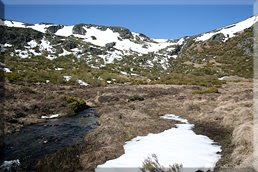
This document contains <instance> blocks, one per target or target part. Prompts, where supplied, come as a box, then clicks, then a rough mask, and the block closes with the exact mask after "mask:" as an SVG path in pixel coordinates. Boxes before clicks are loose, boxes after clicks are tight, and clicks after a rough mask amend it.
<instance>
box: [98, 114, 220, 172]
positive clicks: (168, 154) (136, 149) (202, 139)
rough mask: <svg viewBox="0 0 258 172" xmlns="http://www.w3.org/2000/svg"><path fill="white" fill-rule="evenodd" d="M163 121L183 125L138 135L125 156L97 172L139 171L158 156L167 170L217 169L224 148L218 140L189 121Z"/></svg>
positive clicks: (167, 117)
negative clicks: (180, 167) (174, 166)
mask: <svg viewBox="0 0 258 172" xmlns="http://www.w3.org/2000/svg"><path fill="white" fill-rule="evenodd" d="M161 118H163V119H169V120H175V121H179V122H182V123H183V124H177V125H176V127H177V128H171V129H168V130H165V131H164V132H161V133H158V134H148V135H147V136H138V137H136V138H134V139H132V140H130V141H128V142H126V143H125V145H124V150H125V154H123V155H122V156H120V157H118V158H117V159H113V160H109V161H107V162H106V163H104V164H102V165H99V166H97V169H96V171H98V172H100V171H102V170H103V171H104V170H105V168H129V167H133V168H139V167H141V166H142V162H143V161H144V160H145V159H146V158H147V157H149V156H151V154H156V155H157V157H158V160H159V162H160V164H161V165H163V166H164V167H169V165H172V164H174V163H178V164H182V165H183V167H184V168H195V169H204V168H209V169H212V168H214V166H215V164H216V162H217V161H218V160H219V159H220V155H219V154H217V152H220V151H221V148H220V146H217V145H214V141H212V140H211V139H209V138H208V137H206V136H203V135H197V134H195V133H194V132H193V131H192V128H193V127H194V125H193V124H189V123H188V121H187V120H186V119H182V118H180V117H178V116H176V115H172V114H168V115H164V116H162V117H161ZM101 169H102V170H101Z"/></svg>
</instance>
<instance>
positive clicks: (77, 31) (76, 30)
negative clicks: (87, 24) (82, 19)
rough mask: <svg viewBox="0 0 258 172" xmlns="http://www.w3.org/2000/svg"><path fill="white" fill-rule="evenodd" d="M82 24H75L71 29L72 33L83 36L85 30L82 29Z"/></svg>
mask: <svg viewBox="0 0 258 172" xmlns="http://www.w3.org/2000/svg"><path fill="white" fill-rule="evenodd" d="M83 26H84V24H77V25H75V26H74V27H73V33H74V34H78V35H85V34H86V32H87V31H86V30H85V29H84V28H83Z"/></svg>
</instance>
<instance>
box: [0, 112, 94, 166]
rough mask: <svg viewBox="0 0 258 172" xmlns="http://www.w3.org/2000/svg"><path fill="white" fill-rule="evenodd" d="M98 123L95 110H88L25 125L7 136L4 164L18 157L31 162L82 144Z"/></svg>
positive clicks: (2, 154) (25, 162)
mask: <svg viewBox="0 0 258 172" xmlns="http://www.w3.org/2000/svg"><path fill="white" fill-rule="evenodd" d="M96 126H97V125H96V118H95V111H94V110H93V109H87V110H85V111H83V112H81V113H79V114H78V115H76V116H72V117H65V118H60V119H49V120H48V121H47V122H45V123H41V124H36V125H31V126H27V127H24V128H23V129H22V130H21V131H20V132H18V133H14V134H11V135H9V136H6V137H5V141H4V143H5V147H4V150H3V152H2V153H1V158H0V159H1V160H0V164H3V162H4V161H10V160H17V159H18V160H19V162H20V165H24V164H26V166H28V164H30V165H31V164H32V163H33V162H35V161H36V160H39V159H40V158H42V157H43V156H45V155H47V154H51V153H54V152H56V151H57V150H60V149H62V148H64V147H66V146H70V145H74V144H76V143H78V142H79V141H81V140H82V138H83V136H84V135H85V134H86V133H87V132H88V131H89V130H92V129H94V128H96ZM0 171H1V170H0Z"/></svg>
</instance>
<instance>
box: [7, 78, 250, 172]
mask: <svg viewBox="0 0 258 172" xmlns="http://www.w3.org/2000/svg"><path fill="white" fill-rule="evenodd" d="M25 88H26V89H25ZM201 89H205V88H204V87H200V86H184V85H182V86H178V85H139V86H132V85H114V86H108V87H78V86H57V85H50V84H48V85H46V84H44V85H26V86H25V85H18V84H10V83H7V84H6V100H5V126H6V127H5V132H6V133H11V132H14V131H19V129H20V128H21V127H23V126H25V125H30V124H35V123H39V122H43V121H45V120H47V119H41V116H42V115H53V114H57V113H60V114H61V116H65V115H66V114H68V113H67V111H68V110H67V109H66V103H65V102H64V101H63V96H64V95H69V96H74V97H80V98H83V99H85V100H86V102H87V104H88V105H89V106H91V107H94V108H95V109H96V111H97V115H98V124H99V127H98V128H97V129H95V130H92V131H91V132H90V133H88V134H87V135H86V136H85V138H84V143H83V144H84V145H83V146H82V147H81V150H80V153H79V162H78V164H77V165H78V169H77V170H78V171H80V170H82V171H85V170H86V171H94V169H95V167H96V166H97V165H99V164H102V163H104V162H106V161H107V160H110V159H114V158H117V157H119V156H120V155H122V154H123V153H124V150H123V145H124V143H125V141H128V140H130V139H132V138H134V137H136V136H142V135H147V134H148V133H159V132H162V131H164V130H165V129H168V128H171V127H173V126H174V124H175V122H173V121H170V120H162V119H160V116H161V115H164V114H175V115H178V116H181V117H182V118H186V119H188V121H189V122H190V123H193V124H195V128H194V131H195V132H196V133H198V134H203V135H206V136H208V137H209V138H211V139H213V140H214V141H215V142H217V143H219V144H220V145H221V146H222V153H221V154H222V158H221V159H220V160H219V161H218V163H217V166H216V169H217V170H219V169H222V168H251V165H252V152H253V147H252V120H253V113H252V106H253V103H252V102H253V84H252V82H251V81H247V80H243V81H237V82H236V81H235V82H227V84H224V85H222V87H221V88H219V93H215V92H214V93H202V92H196V91H194V92H193V90H201ZM201 93H202V94H201ZM68 153H69V152H68ZM68 153H67V154H68ZM61 154H62V158H61V159H60V155H59V154H58V153H56V154H54V155H52V157H51V161H58V162H59V163H51V164H49V166H48V165H47V163H43V164H44V169H46V168H49V169H53V168H56V169H59V170H60V169H63V170H65V168H68V169H69V163H68V162H69V161H66V160H67V159H66V157H65V156H66V155H67V154H65V153H64V152H61ZM67 157H68V156H67ZM42 161H46V162H47V161H49V159H47V158H45V159H43V160H42ZM53 164H54V165H53ZM73 165H74V164H73ZM37 168H41V166H40V165H38V167H37Z"/></svg>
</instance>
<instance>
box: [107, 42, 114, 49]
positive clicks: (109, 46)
mask: <svg viewBox="0 0 258 172" xmlns="http://www.w3.org/2000/svg"><path fill="white" fill-rule="evenodd" d="M115 45H116V43H115V42H110V43H107V44H106V45H105V47H106V48H107V49H112V48H113V47H114V46H115Z"/></svg>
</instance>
